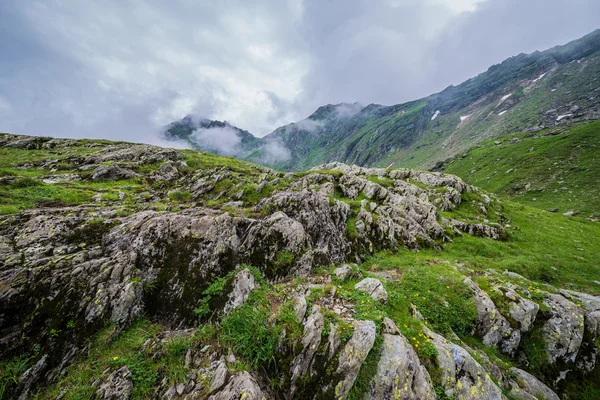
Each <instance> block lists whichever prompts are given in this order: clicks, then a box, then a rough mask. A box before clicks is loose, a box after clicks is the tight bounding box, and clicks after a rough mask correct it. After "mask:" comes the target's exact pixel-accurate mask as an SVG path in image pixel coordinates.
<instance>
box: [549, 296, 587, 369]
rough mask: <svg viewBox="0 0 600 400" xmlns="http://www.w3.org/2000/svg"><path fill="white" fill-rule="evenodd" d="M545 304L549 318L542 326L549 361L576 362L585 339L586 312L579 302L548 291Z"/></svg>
mask: <svg viewBox="0 0 600 400" xmlns="http://www.w3.org/2000/svg"><path fill="white" fill-rule="evenodd" d="M544 305H545V306H546V308H547V309H548V311H547V312H546V314H548V317H549V318H548V319H547V321H546V322H545V323H544V325H543V326H542V335H543V337H544V340H545V341H546V353H547V354H548V361H549V362H550V363H551V364H553V363H556V362H557V361H563V362H567V363H573V362H575V359H576V358H577V353H578V352H579V348H580V346H581V343H582V341H583V333H584V314H583V310H582V309H581V308H580V307H578V306H577V304H575V303H573V302H571V301H569V300H567V299H566V298H565V297H563V296H561V295H558V294H552V293H547V294H546V299H545V300H544Z"/></svg>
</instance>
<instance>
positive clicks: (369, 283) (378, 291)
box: [354, 278, 388, 303]
mask: <svg viewBox="0 0 600 400" xmlns="http://www.w3.org/2000/svg"><path fill="white" fill-rule="evenodd" d="M354 288H355V289H356V290H360V291H361V292H365V293H367V294H368V295H369V296H371V298H372V299H373V300H375V301H378V302H380V303H386V302H387V299H388V293H387V291H386V290H385V288H384V287H383V284H382V283H381V281H379V279H375V278H365V279H363V280H362V281H360V282H358V283H357V284H356V285H354Z"/></svg>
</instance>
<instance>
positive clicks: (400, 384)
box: [365, 333, 436, 400]
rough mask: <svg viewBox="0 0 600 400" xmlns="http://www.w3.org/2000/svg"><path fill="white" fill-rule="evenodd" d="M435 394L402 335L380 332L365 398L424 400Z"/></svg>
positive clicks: (424, 371)
mask: <svg viewBox="0 0 600 400" xmlns="http://www.w3.org/2000/svg"><path fill="white" fill-rule="evenodd" d="M435 398H436V394H435V390H434V389H433V384H432V382H431V378H430V377H429V373H428V372H427V369H426V368H425V367H424V366H423V365H421V362H420V361H419V357H418V356H417V353H416V352H415V350H414V349H413V347H412V346H411V345H410V343H409V342H408V340H406V338H405V337H404V336H402V335H390V334H388V333H384V334H383V344H382V347H381V356H380V358H379V363H378V365H377V374H376V375H375V377H374V378H373V381H372V383H371V387H370V388H369V390H368V392H367V394H366V396H365V399H373V400H375V399H398V400H409V399H410V400H426V399H432V400H433V399H435Z"/></svg>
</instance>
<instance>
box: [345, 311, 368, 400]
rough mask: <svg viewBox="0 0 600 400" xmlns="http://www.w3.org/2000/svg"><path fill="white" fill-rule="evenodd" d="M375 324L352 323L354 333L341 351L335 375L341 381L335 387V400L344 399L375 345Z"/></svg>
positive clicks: (364, 322)
mask: <svg viewBox="0 0 600 400" xmlns="http://www.w3.org/2000/svg"><path fill="white" fill-rule="evenodd" d="M375 334H376V331H375V323H374V322H373V321H354V333H353V334H352V337H351V338H350V340H349V341H348V343H346V346H344V348H343V349H342V351H341V354H340V358H339V360H338V368H337V370H336V375H338V376H341V377H342V380H341V381H339V382H338V383H337V384H336V386H335V397H336V399H345V398H346V397H347V396H348V393H350V390H351V389H352V386H353V385H354V381H355V380H356V377H357V376H358V373H359V372H360V367H361V365H362V363H363V362H364V361H365V359H366V358H367V355H368V354H369V352H370V351H371V349H372V348H373V344H375Z"/></svg>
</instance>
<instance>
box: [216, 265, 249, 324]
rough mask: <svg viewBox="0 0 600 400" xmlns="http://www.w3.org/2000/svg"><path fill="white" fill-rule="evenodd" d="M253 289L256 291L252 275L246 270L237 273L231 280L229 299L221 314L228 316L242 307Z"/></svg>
mask: <svg viewBox="0 0 600 400" xmlns="http://www.w3.org/2000/svg"><path fill="white" fill-rule="evenodd" d="M254 289H256V282H254V275H252V272H250V270H249V269H248V268H244V269H243V270H241V271H240V272H238V273H237V274H236V275H235V278H234V279H233V289H232V290H231V292H230V293H229V299H228V300H227V303H226V304H225V308H224V309H223V312H224V313H225V314H228V313H230V312H231V311H233V310H235V309H236V308H238V307H240V306H242V305H243V304H244V303H245V302H246V300H248V296H250V292H252V291H253V290H254Z"/></svg>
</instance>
